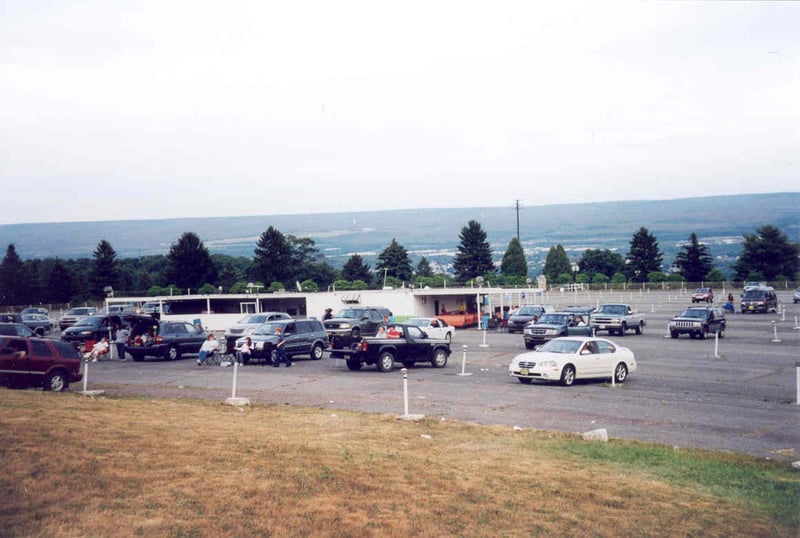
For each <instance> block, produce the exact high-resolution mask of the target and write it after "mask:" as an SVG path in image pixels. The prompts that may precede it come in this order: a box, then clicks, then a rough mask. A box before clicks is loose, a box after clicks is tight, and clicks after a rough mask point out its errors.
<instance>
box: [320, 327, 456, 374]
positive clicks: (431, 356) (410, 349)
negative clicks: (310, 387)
mask: <svg viewBox="0 0 800 538" xmlns="http://www.w3.org/2000/svg"><path fill="white" fill-rule="evenodd" d="M392 327H394V331H392V330H391V329H392ZM449 356H450V342H448V341H447V340H440V339H436V338H430V337H429V336H428V335H427V334H425V333H424V332H422V330H421V329H420V328H419V327H416V326H414V325H404V324H401V323H395V324H394V325H391V324H390V325H386V326H383V327H381V328H379V330H378V335H377V336H374V337H365V338H362V339H361V341H360V342H354V343H353V344H352V345H351V346H350V348H348V349H346V350H345V349H336V350H331V358H334V359H339V358H344V359H346V361H347V367H348V368H349V369H350V370H360V369H361V367H362V366H363V365H364V364H370V365H372V364H374V365H375V366H376V367H377V368H378V370H380V371H382V372H389V371H391V370H392V369H393V368H394V363H395V362H400V363H402V364H403V366H405V367H406V368H411V367H412V366H414V365H415V364H416V363H418V362H429V363H430V364H431V365H432V366H433V367H434V368H443V367H444V366H446V365H447V358H448V357H449Z"/></svg>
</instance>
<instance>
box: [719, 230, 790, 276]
mask: <svg viewBox="0 0 800 538" xmlns="http://www.w3.org/2000/svg"><path fill="white" fill-rule="evenodd" d="M743 235H744V244H743V245H742V254H741V256H739V259H738V260H737V262H736V265H735V266H734V269H735V270H736V279H737V280H748V279H749V278H750V275H757V274H761V275H762V276H763V278H765V279H767V280H775V277H776V276H782V277H784V278H788V279H790V280H793V279H795V278H797V272H798V269H800V259H798V246H797V245H795V244H792V243H790V242H789V240H788V239H787V237H786V236H785V235H784V234H783V233H782V232H781V231H780V229H779V228H778V227H777V226H773V225H766V226H762V227H760V228H759V229H758V230H756V233H755V234H753V235H749V234H743Z"/></svg>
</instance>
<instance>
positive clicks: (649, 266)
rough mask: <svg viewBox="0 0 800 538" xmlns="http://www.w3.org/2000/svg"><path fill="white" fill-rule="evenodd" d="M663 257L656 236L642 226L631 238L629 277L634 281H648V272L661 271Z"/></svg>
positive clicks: (628, 259)
mask: <svg viewBox="0 0 800 538" xmlns="http://www.w3.org/2000/svg"><path fill="white" fill-rule="evenodd" d="M663 258H664V255H663V254H662V253H661V252H659V250H658V241H657V240H656V237H655V236H654V235H652V234H651V233H650V232H649V231H648V230H647V228H645V227H644V226H642V227H641V228H639V231H637V232H636V233H635V234H633V237H632V238H631V248H630V251H629V252H628V257H627V273H628V278H630V279H631V280H632V281H633V282H646V281H647V275H648V274H650V273H652V272H653V271H661V269H662V268H661V262H662V260H663Z"/></svg>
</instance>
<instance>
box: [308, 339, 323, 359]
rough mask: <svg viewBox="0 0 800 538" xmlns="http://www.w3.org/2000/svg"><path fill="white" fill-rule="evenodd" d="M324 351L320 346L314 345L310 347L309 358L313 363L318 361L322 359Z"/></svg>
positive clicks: (318, 344)
mask: <svg viewBox="0 0 800 538" xmlns="http://www.w3.org/2000/svg"><path fill="white" fill-rule="evenodd" d="M324 352H325V350H324V349H323V348H322V344H320V343H316V344H314V345H313V346H311V358H312V359H314V360H315V361H318V360H320V359H321V358H322V356H323V354H324Z"/></svg>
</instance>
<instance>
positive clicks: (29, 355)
mask: <svg viewBox="0 0 800 538" xmlns="http://www.w3.org/2000/svg"><path fill="white" fill-rule="evenodd" d="M81 378H82V375H81V357H80V355H78V350H77V349H75V347H74V346H72V345H70V344H68V343H67V342H62V341H60V340H51V339H49V338H22V337H18V336H0V383H2V384H4V385H7V386H9V387H14V388H24V387H32V386H33V387H42V388H43V389H44V390H52V391H54V392H61V391H64V390H66V389H67V388H68V387H69V384H70V383H77V382H78V381H80V380H81Z"/></svg>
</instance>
